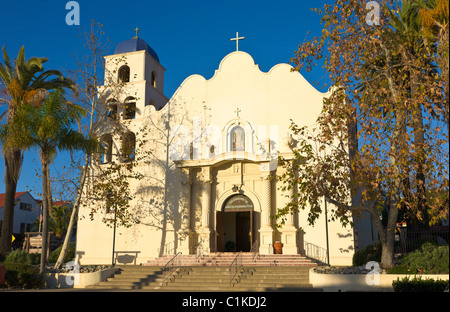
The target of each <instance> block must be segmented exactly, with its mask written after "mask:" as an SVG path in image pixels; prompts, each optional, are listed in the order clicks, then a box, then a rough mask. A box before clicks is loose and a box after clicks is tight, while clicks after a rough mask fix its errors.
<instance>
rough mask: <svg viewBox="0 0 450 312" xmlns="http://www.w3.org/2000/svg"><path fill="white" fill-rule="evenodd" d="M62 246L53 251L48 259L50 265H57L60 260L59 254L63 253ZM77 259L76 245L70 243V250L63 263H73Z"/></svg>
mask: <svg viewBox="0 0 450 312" xmlns="http://www.w3.org/2000/svg"><path fill="white" fill-rule="evenodd" d="M61 249H62V245H61V246H59V247H58V248H56V249H55V250H53V251H52V252H51V253H50V256H49V257H48V262H49V263H56V261H58V258H59V254H60V253H61ZM74 258H75V243H69V249H68V250H67V254H66V257H65V258H64V261H63V262H68V261H71V260H73V259H74Z"/></svg>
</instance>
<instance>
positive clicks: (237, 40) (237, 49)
mask: <svg viewBox="0 0 450 312" xmlns="http://www.w3.org/2000/svg"><path fill="white" fill-rule="evenodd" d="M244 39H245V37H239V33H238V32H236V38H231V41H236V51H239V40H244Z"/></svg>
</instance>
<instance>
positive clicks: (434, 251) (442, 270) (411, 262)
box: [389, 242, 449, 274]
mask: <svg viewBox="0 0 450 312" xmlns="http://www.w3.org/2000/svg"><path fill="white" fill-rule="evenodd" d="M400 261H401V267H403V268H404V269H406V270H407V272H408V273H412V274H415V273H420V274H448V273H449V249H448V246H435V245H433V244H431V243H429V242H426V243H425V244H423V245H422V247H421V248H420V249H417V250H415V251H413V252H410V253H408V254H406V255H405V256H404V257H403V258H402V259H401V260H400ZM389 273H391V271H389Z"/></svg>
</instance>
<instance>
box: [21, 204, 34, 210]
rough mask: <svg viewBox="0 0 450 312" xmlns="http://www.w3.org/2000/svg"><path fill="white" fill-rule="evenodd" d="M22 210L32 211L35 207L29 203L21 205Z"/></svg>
mask: <svg viewBox="0 0 450 312" xmlns="http://www.w3.org/2000/svg"><path fill="white" fill-rule="evenodd" d="M20 210H25V211H31V210H33V207H32V206H31V204H29V203H20Z"/></svg>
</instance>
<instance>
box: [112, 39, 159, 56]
mask: <svg viewBox="0 0 450 312" xmlns="http://www.w3.org/2000/svg"><path fill="white" fill-rule="evenodd" d="M142 50H145V51H147V52H148V54H150V55H151V56H152V57H153V58H154V59H155V60H156V61H158V62H159V57H158V54H156V52H155V50H153V49H152V48H151V47H150V46H149V45H148V44H147V43H146V42H145V41H144V40H142V39H141V38H136V37H135V38H133V39H129V40H125V41H122V42H120V43H119V44H118V45H117V47H116V49H115V50H114V54H121V53H129V52H135V51H142Z"/></svg>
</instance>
